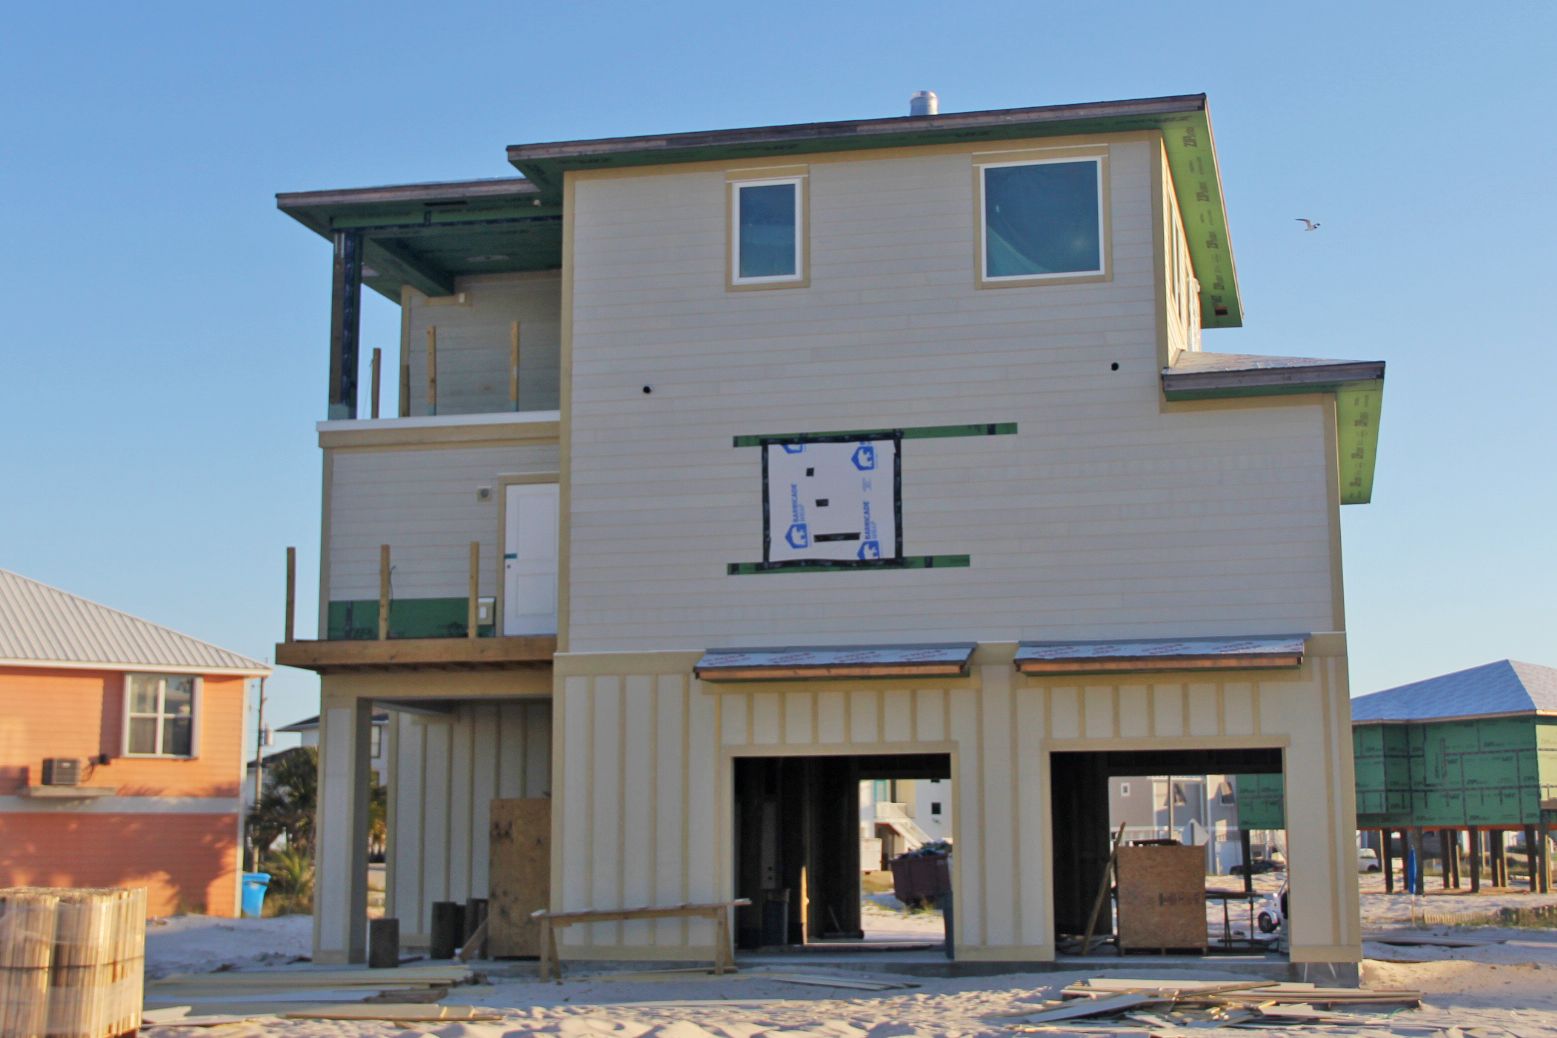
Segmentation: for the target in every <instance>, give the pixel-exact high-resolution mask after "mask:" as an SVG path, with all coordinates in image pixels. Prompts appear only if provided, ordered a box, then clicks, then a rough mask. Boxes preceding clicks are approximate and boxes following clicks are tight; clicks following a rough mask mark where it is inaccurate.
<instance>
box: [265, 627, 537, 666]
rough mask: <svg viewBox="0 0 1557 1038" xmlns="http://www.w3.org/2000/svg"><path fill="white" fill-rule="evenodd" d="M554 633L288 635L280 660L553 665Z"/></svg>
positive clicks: (279, 646) (310, 663) (334, 663)
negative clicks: (306, 637)
mask: <svg viewBox="0 0 1557 1038" xmlns="http://www.w3.org/2000/svg"><path fill="white" fill-rule="evenodd" d="M556 652H557V638H556V636H555V635H550V634H544V635H524V636H521V637H509V638H386V639H383V640H376V639H375V640H361V639H340V640H334V641H287V642H278V643H277V645H276V662H277V663H279V664H282V665H283V666H287V667H298V668H301V669H303V670H312V671H315V672H317V673H319V674H332V673H339V672H342V671H368V670H493V669H498V668H513V667H516V666H529V667H548V668H549V667H550V666H551V661H552V657H553V656H554V655H555V654H556Z"/></svg>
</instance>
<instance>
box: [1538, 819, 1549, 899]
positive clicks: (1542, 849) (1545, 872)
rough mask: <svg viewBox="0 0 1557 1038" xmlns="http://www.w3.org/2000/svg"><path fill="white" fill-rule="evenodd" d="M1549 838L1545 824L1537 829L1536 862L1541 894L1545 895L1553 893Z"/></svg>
mask: <svg viewBox="0 0 1557 1038" xmlns="http://www.w3.org/2000/svg"><path fill="white" fill-rule="evenodd" d="M1547 836H1548V833H1547V829H1546V825H1545V824H1544V823H1542V824H1540V825H1537V826H1536V827H1535V849H1536V856H1535V857H1536V861H1537V862H1539V871H1540V874H1541V893H1543V894H1550V893H1551V892H1552V869H1551V854H1550V850H1551V848H1550V845H1549V844H1548V842H1547Z"/></svg>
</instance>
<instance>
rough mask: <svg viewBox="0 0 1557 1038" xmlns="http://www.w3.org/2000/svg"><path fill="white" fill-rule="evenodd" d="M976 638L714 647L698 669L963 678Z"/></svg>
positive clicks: (716, 675) (748, 676)
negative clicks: (924, 642) (920, 642)
mask: <svg viewBox="0 0 1557 1038" xmlns="http://www.w3.org/2000/svg"><path fill="white" fill-rule="evenodd" d="M974 648H975V645H974V643H973V642H956V643H952V644H947V645H837V646H818V647H815V648H787V649H709V650H708V651H707V652H705V653H704V654H703V658H702V659H700V660H698V661H697V665H696V666H695V667H693V669H692V672H693V673H694V674H696V675H697V676H698V678H700V679H701V680H703V681H715V682H718V681H794V680H813V681H815V680H829V679H840V678H910V677H963V676H965V675H966V674H967V673H968V662H969V661H970V660H971V659H972V658H973V650H974Z"/></svg>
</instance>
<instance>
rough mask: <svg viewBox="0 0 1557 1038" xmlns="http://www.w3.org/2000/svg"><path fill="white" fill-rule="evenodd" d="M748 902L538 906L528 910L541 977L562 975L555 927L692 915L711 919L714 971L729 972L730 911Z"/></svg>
mask: <svg viewBox="0 0 1557 1038" xmlns="http://www.w3.org/2000/svg"><path fill="white" fill-rule="evenodd" d="M749 904H751V901H750V899H748V898H744V897H741V898H736V899H735V900H734V901H713V902H708V903H705V904H690V905H664V906H660V907H654V906H646V907H643V908H587V909H581V910H579V911H575V912H550V911H547V910H546V909H544V908H543V909H541V910H539V911H536V912H531V913H530V918H531V919H535V920H537V921H539V922H540V924H541V963H540V972H541V979H542V980H545V979H547V978H548V977H556V978H557V979H558V980H561V979H562V958H561V956H559V955H558V954H557V931H558V930H560V929H562V928H563V927H565V926H572V925H573V924H574V923H615V922H626V921H628V920H632V919H673V918H693V919H712V920H713V921H714V972H715V973H729V972H733V971H734V969H735V954H734V952H733V951H731V948H730V930H731V925H730V924H731V914H732V913H733V912H734V911H735V909H737V908H744V907H746V906H747V905H749Z"/></svg>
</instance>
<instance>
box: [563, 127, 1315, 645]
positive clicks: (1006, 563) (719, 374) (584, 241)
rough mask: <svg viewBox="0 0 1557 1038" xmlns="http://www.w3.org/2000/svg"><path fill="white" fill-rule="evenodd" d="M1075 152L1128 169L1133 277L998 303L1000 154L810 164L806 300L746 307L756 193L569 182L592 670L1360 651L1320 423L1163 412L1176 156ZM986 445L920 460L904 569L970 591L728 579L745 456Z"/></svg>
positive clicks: (578, 596) (909, 452) (1115, 203)
mask: <svg viewBox="0 0 1557 1038" xmlns="http://www.w3.org/2000/svg"><path fill="white" fill-rule="evenodd" d="M1028 143H1029V142H1019V141H1018V142H1009V143H1008V144H1006V145H1003V146H1002V147H1001V152H1002V154H1006V153H1010V152H1020V151H1022V150H1023V149H1024V147H1025V146H1027V144H1028ZM1056 143H1060V144H1077V143H1080V144H1089V143H1090V144H1092V145H1095V146H1097V147H1106V150H1107V155H1108V173H1109V181H1108V197H1109V199H1110V211H1109V218H1110V221H1109V226H1110V229H1111V240H1110V248H1109V255H1110V258H1111V263H1112V269H1111V276H1110V277H1109V279H1108V280H1105V281H1095V282H1091V283H1078V284H1059V283H1055V284H1042V285H1034V286H1024V287H1000V288H991V289H982V290H981V289H979V288H977V287H975V270H974V263H975V259H976V250H975V244H974V242H975V239H974V234H975V227H976V220H975V194H974V191H975V176H974V168H975V158H974V155H975V150H974V149H972V148H964V149H961V150H959V149H957V148H951V147H947V148H924V149H915V150H913V151H912V152H904V151H897V152H888V153H882V154H877V155H871V154H868V153H855V154H852V155H836V156H813V157H810V158H809V159H805V158H800V157H797V158H792V159H786V162H788V163H791V164H796V163H798V164H802V165H804V166H805V169H806V183H807V187H806V191H807V196H808V207H809V213H810V221H809V227H810V230H809V255H810V284H809V286H808V287H804V288H784V289H775V290H769V291H729V290H727V289H726V287H725V263H726V256H725V251H726V249H727V237H726V235H727V227H726V220H727V218H726V177H727V175H729V174H730V173H731V169H727V168H726V167H723V166H719V167H715V166H711V165H701V166H691V167H662V168H659V169H653V170H639V171H629V172H626V173H610V172H605V171H591V172H588V173H583V174H570V175H569V178H570V192H571V196H570V197H571V198H572V220H573V225H572V230H571V238H570V241H571V253H570V255H571V256H572V260H573V267H572V278H573V280H572V284H573V292H572V300H573V302H572V334H571V387H572V388H571V399H570V401H569V402H568V405H567V406H568V415H569V421H570V423H571V425H570V429H571V447H570V461H569V467H570V477H569V478H570V481H571V486H570V490H569V496H570V505H569V525H570V538H571V543H570V547H569V553H568V554H569V558H568V562H567V572H568V574H569V588H570V595H571V601H570V615H569V628H568V632H569V633H568V637H569V641H568V645H567V648H568V649H570V650H571V651H577V652H587V651H650V650H664V649H686V650H690V649H698V648H706V647H709V646H715V645H729V644H738V645H756V646H761V645H785V644H790V645H793V644H807V643H813V644H816V643H848V642H860V641H867V642H871V641H892V642H912V641H925V640H928V641H945V640H952V639H971V640H1006V639H1011V640H1015V639H1020V638H1087V637H1096V638H1104V637H1107V638H1113V637H1126V636H1136V637H1150V636H1182V635H1190V634H1205V635H1212V634H1254V633H1267V632H1271V631H1298V632H1308V631H1330V630H1335V629H1337V627H1338V626H1339V624H1338V616H1337V610H1336V609H1335V608H1334V603H1335V599H1336V591H1337V589H1336V588H1334V587H1333V586H1332V584H1333V576H1332V574H1333V572H1334V569H1333V566H1332V558H1331V543H1332V539H1331V521H1332V517H1331V515H1330V510H1331V509H1332V508H1333V505H1330V504H1328V498H1327V491H1328V489H1329V482H1330V481H1331V480H1333V478H1334V477H1333V476H1332V475H1331V474H1330V465H1331V462H1329V461H1327V458H1326V456H1325V450H1326V448H1325V443H1326V432H1325V429H1326V422H1327V421H1332V420H1333V419H1331V418H1329V417H1328V414H1327V410H1326V407H1325V405H1324V403H1323V402H1322V401H1321V400H1320V399H1319V398H1318V397H1307V398H1301V399H1299V400H1296V402H1293V398H1287V400H1285V401H1283V402H1281V403H1280V404H1275V405H1272V404H1270V403H1269V402H1268V401H1267V402H1260V401H1253V402H1245V403H1248V404H1249V405H1250V406H1246V407H1215V408H1213V407H1204V406H1197V405H1165V404H1164V403H1163V402H1162V400H1161V391H1160V384H1159V378H1160V376H1159V372H1160V361H1159V349H1160V348H1161V347H1160V342H1165V341H1166V339H1165V330H1164V329H1161V328H1160V327H1159V325H1160V322H1162V321H1163V320H1166V311H1167V307H1166V303H1165V299H1164V296H1163V293H1164V292H1165V288H1164V287H1163V286H1161V285H1159V284H1158V282H1157V276H1158V267H1159V266H1160V265H1161V263H1160V254H1161V253H1162V252H1165V248H1166V246H1165V245H1164V244H1162V243H1161V242H1160V241H1159V239H1160V238H1161V236H1162V230H1161V228H1162V226H1163V223H1162V221H1163V216H1162V214H1161V212H1160V208H1161V206H1160V204H1156V203H1154V195H1153V191H1154V179H1155V178H1154V174H1153V169H1154V163H1156V164H1157V168H1159V169H1160V155H1161V149H1160V142H1159V141H1158V140H1156V139H1155V138H1148V137H1145V136H1135V137H1128V138H1112V139H1108V140H1095V141H1091V142H1089V141H1066V142H1030V144H1031V147H1032V148H1034V149H1041V148H1043V147H1045V146H1048V145H1053V144H1056ZM986 150H987V149H986ZM1035 153H1036V152H1035ZM732 168H733V167H732ZM1154 221H1157V222H1156V223H1154ZM1160 332H1162V333H1163V334H1164V338H1163V339H1162V340H1159V333H1160ZM1216 345H1218V346H1220V345H1222V342H1221V340H1220V339H1219V340H1218V342H1217V343H1216ZM1227 348H1230V349H1235V348H1236V343H1235V342H1233V341H1232V339H1228V342H1227ZM1115 364H1117V365H1118V368H1117V370H1114V368H1113V367H1112V366H1113V365H1115ZM645 385H652V387H653V393H652V394H647V395H646V394H644V393H643V391H642V387H643V386H645ZM985 422H1015V423H1017V424H1018V426H1019V432H1018V434H1017V435H1015V436H992V437H977V438H966V439H941V440H912V441H907V442H905V443H904V445H903V451H902V459H903V460H902V471H903V528H904V546H905V548H904V550H905V554H908V555H938V554H964V553H965V554H969V555H971V566H970V568H966V569H936V570H914V571H870V572H863V571H852V572H837V573H803V574H799V573H797V574H759V575H746V576H730V575H727V573H726V566H727V564H729V563H736V562H753V561H760V560H761V558H762V525H761V516H762V506H761V501H762V497H761V486H760V478H761V477H760V472H761V463H760V451H759V450H758V449H757V448H735V447H733V446H732V438H733V437H734V436H737V435H742V434H762V433H786V432H808V431H827V430H847V429H869V428H902V427H906V426H924V425H943V424H962V423H985ZM624 583H626V584H630V585H631V586H633V587H634V588H635V589H636V592H637V593H635V594H632V595H624V594H622V593H621V589H622V587H623V585H624Z"/></svg>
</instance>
